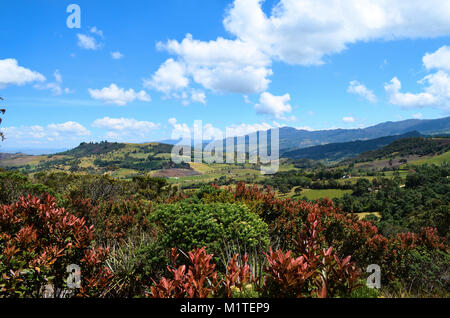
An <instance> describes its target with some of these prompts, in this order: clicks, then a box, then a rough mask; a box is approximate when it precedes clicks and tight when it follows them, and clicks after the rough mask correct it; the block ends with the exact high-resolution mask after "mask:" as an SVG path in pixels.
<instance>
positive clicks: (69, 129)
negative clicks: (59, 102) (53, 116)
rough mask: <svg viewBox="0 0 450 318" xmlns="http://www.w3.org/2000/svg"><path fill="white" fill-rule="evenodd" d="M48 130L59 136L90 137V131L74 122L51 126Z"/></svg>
mask: <svg viewBox="0 0 450 318" xmlns="http://www.w3.org/2000/svg"><path fill="white" fill-rule="evenodd" d="M48 129H49V130H50V131H51V132H52V133H54V134H55V135H58V136H59V135H60V134H75V135H77V136H87V135H90V132H89V130H87V129H86V128H85V127H84V126H82V125H80V124H79V123H77V122H74V121H68V122H65V123H62V124H50V125H48Z"/></svg>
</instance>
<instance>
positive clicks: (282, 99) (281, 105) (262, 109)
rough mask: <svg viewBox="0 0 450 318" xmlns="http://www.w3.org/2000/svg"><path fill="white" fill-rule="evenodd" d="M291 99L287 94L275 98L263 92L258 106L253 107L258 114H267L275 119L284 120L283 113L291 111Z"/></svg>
mask: <svg viewBox="0 0 450 318" xmlns="http://www.w3.org/2000/svg"><path fill="white" fill-rule="evenodd" d="M290 100H291V97H290V95H289V94H284V95H282V96H275V95H272V94H270V93H268V92H264V93H262V94H261V96H260V97H259V104H256V105H255V110H256V112H257V113H259V114H268V115H271V116H273V117H275V118H277V119H285V118H284V117H283V116H284V114H285V113H290V112H291V110H292V107H291V105H290V104H289V101H290Z"/></svg>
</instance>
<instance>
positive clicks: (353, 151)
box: [282, 131, 421, 161]
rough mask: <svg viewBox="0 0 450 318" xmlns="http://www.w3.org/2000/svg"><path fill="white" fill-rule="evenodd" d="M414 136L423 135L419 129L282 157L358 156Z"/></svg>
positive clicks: (333, 157) (317, 148) (312, 149)
mask: <svg viewBox="0 0 450 318" xmlns="http://www.w3.org/2000/svg"><path fill="white" fill-rule="evenodd" d="M412 136H421V134H420V133H419V132H417V131H414V132H410V133H406V134H403V135H395V136H388V137H380V138H376V139H369V140H358V141H350V142H343V143H331V144H326V145H319V146H313V147H308V148H302V149H297V150H293V151H288V152H285V153H283V154H282V157H286V158H290V159H314V160H323V159H327V160H328V161H337V160H341V159H344V158H350V157H354V156H357V155H358V154H360V153H362V152H366V151H369V150H374V149H379V148H381V147H384V146H386V145H389V144H390V143H392V142H393V141H395V140H398V139H402V138H406V137H412Z"/></svg>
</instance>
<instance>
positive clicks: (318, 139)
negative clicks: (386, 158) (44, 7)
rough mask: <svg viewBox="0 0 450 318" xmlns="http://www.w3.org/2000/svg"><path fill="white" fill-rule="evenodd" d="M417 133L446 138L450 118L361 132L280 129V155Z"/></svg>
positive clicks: (410, 121)
mask: <svg viewBox="0 0 450 318" xmlns="http://www.w3.org/2000/svg"><path fill="white" fill-rule="evenodd" d="M411 131H417V132H419V133H421V134H424V135H433V134H445V133H449V132H450V116H449V117H445V118H439V119H408V120H403V121H398V122H391V121H389V122H385V123H381V124H377V125H375V126H370V127H367V128H360V129H332V130H317V131H308V130H298V129H295V128H292V127H282V128H280V151H281V152H287V151H292V150H295V149H300V148H306V147H311V146H316V145H322V144H328V143H339V142H349V141H356V140H368V139H376V138H380V137H386V136H393V135H402V134H406V133H408V132H411Z"/></svg>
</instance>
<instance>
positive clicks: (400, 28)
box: [153, 0, 450, 101]
mask: <svg viewBox="0 0 450 318" xmlns="http://www.w3.org/2000/svg"><path fill="white" fill-rule="evenodd" d="M263 2H264V1H261V0H235V1H234V2H233V4H232V5H231V6H230V7H229V8H228V9H227V11H226V12H225V17H224V20H223V25H224V27H225V29H226V31H228V32H229V34H230V38H229V39H227V38H224V37H217V38H216V39H215V40H211V41H201V40H197V39H194V37H193V36H192V35H191V34H187V35H186V36H185V38H184V39H182V40H181V41H180V40H173V39H171V40H168V41H167V42H164V43H163V42H159V43H158V44H157V47H158V48H159V49H161V50H165V51H167V52H168V53H169V54H172V55H174V56H175V57H176V58H175V59H174V60H172V62H173V63H179V66H180V68H182V69H183V72H181V74H182V75H181V76H179V77H178V78H179V79H182V81H181V83H183V85H184V87H185V86H186V85H189V84H188V80H189V82H192V83H195V84H198V85H201V86H203V87H204V88H205V89H208V90H211V91H213V92H227V93H241V94H251V93H262V92H264V91H266V90H267V89H268V86H269V84H270V76H271V75H272V74H273V71H272V63H273V62H274V61H281V62H283V63H288V64H293V65H320V64H323V63H324V62H325V61H326V58H327V57H328V56H330V55H332V54H336V53H339V52H341V51H343V50H345V49H346V48H347V47H348V45H349V44H353V43H357V42H364V41H373V40H380V39H381V40H395V39H404V38H430V37H437V36H445V35H450V2H449V1H447V0H434V1H429V2H427V3H424V2H423V1H421V0H411V1H403V0H379V1H373V0H347V1H332V0H327V1H316V0H280V1H278V2H277V3H276V4H275V5H274V7H273V8H272V10H270V12H269V14H266V13H265V12H264V11H263V9H262V4H263ZM181 65H182V67H181ZM162 67H163V68H164V65H162ZM158 71H159V70H158ZM158 71H157V72H158ZM176 74H177V73H176ZM178 74H180V72H178ZM156 75H157V74H156V73H155V76H156ZM161 83H165V81H161ZM175 83H178V82H175ZM170 84H173V83H172V82H171V81H169V82H168V85H161V86H160V87H159V86H157V85H155V86H154V87H153V88H155V89H158V87H159V89H160V90H161V89H163V90H168V89H169V87H172V86H171V85H170ZM355 89H356V87H355ZM359 92H360V93H364V94H365V95H364V96H365V98H369V100H371V101H373V100H374V95H371V94H370V91H369V90H367V91H365V92H362V91H359Z"/></svg>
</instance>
